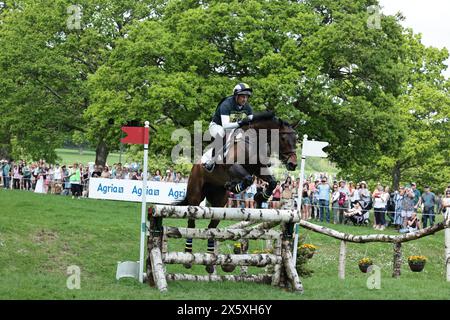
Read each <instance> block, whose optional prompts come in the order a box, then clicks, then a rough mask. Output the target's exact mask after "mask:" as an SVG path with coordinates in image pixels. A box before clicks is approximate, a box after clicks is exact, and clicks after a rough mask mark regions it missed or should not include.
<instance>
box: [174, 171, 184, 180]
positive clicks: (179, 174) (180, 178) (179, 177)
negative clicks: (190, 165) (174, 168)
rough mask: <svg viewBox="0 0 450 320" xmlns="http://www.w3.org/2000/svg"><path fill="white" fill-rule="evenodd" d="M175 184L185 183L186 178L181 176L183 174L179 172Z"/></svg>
mask: <svg viewBox="0 0 450 320" xmlns="http://www.w3.org/2000/svg"><path fill="white" fill-rule="evenodd" d="M174 182H176V183H180V182H184V178H183V176H182V175H181V172H180V171H178V172H177V173H176V175H175V180H174Z"/></svg>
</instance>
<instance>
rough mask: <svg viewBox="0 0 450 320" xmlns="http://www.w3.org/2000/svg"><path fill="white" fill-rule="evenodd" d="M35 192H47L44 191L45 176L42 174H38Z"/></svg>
mask: <svg viewBox="0 0 450 320" xmlns="http://www.w3.org/2000/svg"><path fill="white" fill-rule="evenodd" d="M34 192H36V193H45V191H44V177H43V176H42V174H39V175H38V179H37V182H36V188H35V189H34Z"/></svg>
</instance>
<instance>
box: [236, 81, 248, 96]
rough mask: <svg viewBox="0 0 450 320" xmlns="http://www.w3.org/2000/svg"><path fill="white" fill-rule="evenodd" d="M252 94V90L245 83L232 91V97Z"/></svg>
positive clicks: (239, 84)
mask: <svg viewBox="0 0 450 320" xmlns="http://www.w3.org/2000/svg"><path fill="white" fill-rule="evenodd" d="M252 93H253V89H252V88H250V86H249V85H248V84H246V83H238V84H237V85H236V86H235V87H234V90H233V95H235V96H237V95H246V96H251V95H252Z"/></svg>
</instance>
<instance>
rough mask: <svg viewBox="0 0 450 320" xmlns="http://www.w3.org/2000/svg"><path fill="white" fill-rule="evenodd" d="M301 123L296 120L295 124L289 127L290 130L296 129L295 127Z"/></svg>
mask: <svg viewBox="0 0 450 320" xmlns="http://www.w3.org/2000/svg"><path fill="white" fill-rule="evenodd" d="M301 121H302V120H298V121H297V123H296V124H294V125H291V127H292V129H295V128H297V126H298V125H299V124H300V122H301Z"/></svg>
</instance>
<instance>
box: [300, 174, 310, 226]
mask: <svg viewBox="0 0 450 320" xmlns="http://www.w3.org/2000/svg"><path fill="white" fill-rule="evenodd" d="M310 196H311V191H309V184H308V182H305V183H304V184H303V189H302V206H303V207H302V219H304V220H309V219H311V198H310Z"/></svg>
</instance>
